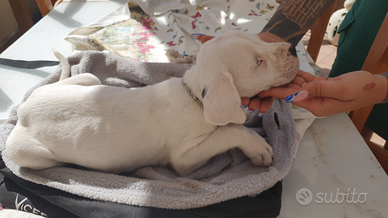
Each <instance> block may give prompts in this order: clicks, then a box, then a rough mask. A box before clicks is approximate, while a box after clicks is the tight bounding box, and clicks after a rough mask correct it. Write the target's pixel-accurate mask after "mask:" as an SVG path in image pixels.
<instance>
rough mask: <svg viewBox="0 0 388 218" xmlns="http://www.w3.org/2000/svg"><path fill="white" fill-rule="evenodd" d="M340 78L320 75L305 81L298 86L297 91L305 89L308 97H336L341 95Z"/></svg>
mask: <svg viewBox="0 0 388 218" xmlns="http://www.w3.org/2000/svg"><path fill="white" fill-rule="evenodd" d="M343 85H344V84H341V81H340V79H338V78H329V79H326V78H323V77H320V78H318V77H317V79H314V80H313V81H311V82H309V83H307V84H306V85H304V86H303V87H301V88H300V90H299V91H302V90H304V91H307V92H308V93H309V97H329V98H338V96H341V93H340V92H341V91H340V90H342V86H343Z"/></svg>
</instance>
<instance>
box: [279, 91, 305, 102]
mask: <svg viewBox="0 0 388 218" xmlns="http://www.w3.org/2000/svg"><path fill="white" fill-rule="evenodd" d="M308 96H309V92H308V91H304V90H303V91H300V92H297V93H294V94H292V95H289V96H287V97H285V98H284V100H286V102H287V103H292V102H296V101H302V100H304V99H306V98H307V97H308Z"/></svg>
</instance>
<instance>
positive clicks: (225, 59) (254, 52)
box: [197, 31, 299, 125]
mask: <svg viewBox="0 0 388 218" xmlns="http://www.w3.org/2000/svg"><path fill="white" fill-rule="evenodd" d="M298 69H299V61H298V58H297V56H296V52H295V48H293V47H291V44H289V43H285V42H284V43H266V42H264V41H263V40H261V39H260V37H259V36H257V35H256V34H248V33H244V32H237V31H233V32H228V33H226V34H224V35H221V36H219V37H217V38H214V39H212V40H210V41H208V42H206V43H205V44H203V46H202V47H201V50H200V51H199V53H198V55H197V71H198V73H199V74H200V83H201V88H202V100H203V104H204V110H205V119H206V120H207V121H208V122H210V123H213V124H216V125H226V124H228V123H244V121H245V118H246V117H245V113H244V111H243V109H242V108H241V107H240V105H241V97H249V98H250V97H253V96H254V95H256V94H257V93H259V92H260V91H262V90H266V89H269V88H271V87H274V86H281V85H284V84H286V83H289V82H291V80H292V79H293V78H294V77H295V75H296V74H297V72H298Z"/></svg>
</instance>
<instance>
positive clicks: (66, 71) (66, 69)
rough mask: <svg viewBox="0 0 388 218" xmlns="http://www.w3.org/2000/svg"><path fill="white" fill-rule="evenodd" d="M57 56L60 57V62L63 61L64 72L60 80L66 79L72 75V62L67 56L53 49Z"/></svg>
mask: <svg viewBox="0 0 388 218" xmlns="http://www.w3.org/2000/svg"><path fill="white" fill-rule="evenodd" d="M53 52H54V55H55V57H57V58H58V60H59V62H61V65H62V72H61V77H60V78H59V81H61V80H64V79H66V78H69V77H70V63H69V61H68V60H67V58H66V57H65V56H63V55H62V54H61V53H59V52H57V51H55V50H53Z"/></svg>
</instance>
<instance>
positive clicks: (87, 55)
mask: <svg viewBox="0 0 388 218" xmlns="http://www.w3.org/2000/svg"><path fill="white" fill-rule="evenodd" d="M68 60H69V63H70V64H71V74H72V76H74V75H77V74H80V73H86V72H89V73H93V74H95V75H96V76H97V77H99V78H100V80H101V81H102V83H103V84H106V85H114V86H121V87H127V88H131V87H140V86H144V85H148V84H153V83H156V82H159V81H162V80H165V79H168V78H170V77H181V76H182V75H183V73H184V72H185V71H186V70H187V69H189V68H190V67H191V65H186V64H166V63H163V64H162V63H141V62H136V61H132V60H129V59H125V58H120V57H117V56H116V55H113V54H110V53H104V52H81V53H78V54H75V55H73V56H72V57H69V59H68ZM60 72H61V68H60V67H59V68H58V69H57V71H56V72H55V73H53V74H52V75H51V76H49V77H48V78H46V79H45V80H44V81H43V82H41V83H40V84H38V85H37V86H36V87H39V86H42V85H45V84H49V83H53V82H56V81H57V80H58V78H59V75H60ZM36 87H35V88H36ZM35 88H33V89H32V90H30V92H28V93H27V94H26V97H25V99H27V98H28V96H29V94H30V93H31V91H33V90H34V89H35ZM17 119H18V118H17V107H16V108H14V109H13V111H12V113H11V115H10V118H9V120H8V122H7V123H6V124H5V126H4V130H3V131H1V132H0V151H1V152H2V159H3V161H4V163H5V165H6V167H7V168H8V169H9V171H8V174H10V175H11V174H12V176H17V177H19V178H21V179H23V180H25V181H27V182H31V184H38V186H41V187H47V188H53V189H56V190H60V191H63V192H66V193H69V194H73V195H77V196H80V197H82V198H85V199H93V200H98V201H105V202H111V203H112V202H113V203H119V204H127V205H135V206H142V207H153V208H161V209H191V208H200V207H205V206H208V205H213V204H218V203H221V202H225V201H230V200H233V199H237V198H241V197H244V196H247V195H250V196H255V195H257V194H260V193H262V192H263V191H265V190H267V189H269V188H271V187H273V186H274V185H275V184H276V183H278V182H279V181H280V180H282V179H283V178H284V177H285V176H286V175H287V173H288V172H289V170H290V168H291V164H292V158H293V157H292V145H293V142H294V137H295V127H294V121H293V118H292V115H291V107H290V105H289V104H286V103H285V102H284V101H281V100H275V101H274V103H273V105H272V107H271V109H270V110H269V111H267V112H266V113H265V114H264V116H263V117H259V116H257V114H253V116H251V119H250V120H249V121H247V122H246V123H245V124H244V125H246V126H247V127H249V128H252V129H254V130H255V131H256V132H257V133H258V134H260V135H261V136H263V137H264V138H265V139H266V140H267V142H268V143H269V144H270V145H271V146H272V147H273V150H274V165H273V166H270V167H268V168H266V167H256V166H254V165H253V164H252V163H251V161H250V160H249V158H247V157H246V156H245V155H244V154H243V153H242V152H241V151H240V150H239V149H233V150H230V151H228V152H226V153H223V154H219V155H217V156H215V157H214V158H212V159H211V160H210V161H209V162H208V163H206V164H205V165H204V166H202V167H200V168H199V169H197V170H195V171H194V172H192V173H191V174H189V175H186V176H179V175H178V174H177V173H176V172H175V171H174V170H173V169H171V168H169V167H161V166H150V167H144V168H141V169H138V170H136V171H134V172H131V173H125V174H120V175H115V174H107V173H101V172H95V171H90V170H87V169H83V168H80V167H77V166H69V167H55V168H50V169H45V170H40V171H35V170H30V169H27V168H21V167H19V166H17V165H16V164H15V163H13V162H12V160H11V159H9V158H8V157H7V155H6V152H5V142H6V140H7V137H8V135H9V134H10V132H11V131H12V129H13V127H14V126H15V124H16V122H17ZM149 134H152V132H150V133H149ZM107 146H109V145H107ZM96 161H98V160H96ZM10 172H12V173H10ZM29 184H30V183H29Z"/></svg>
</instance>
